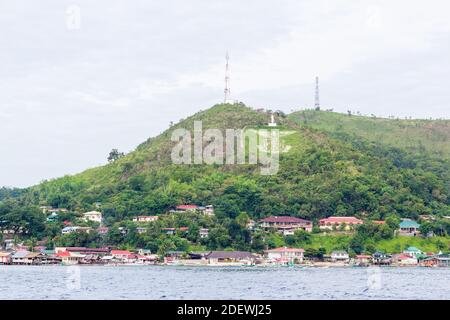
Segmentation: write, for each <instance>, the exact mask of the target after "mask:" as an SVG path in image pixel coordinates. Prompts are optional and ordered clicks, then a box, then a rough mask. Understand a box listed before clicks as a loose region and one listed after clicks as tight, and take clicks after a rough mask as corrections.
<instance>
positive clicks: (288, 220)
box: [0, 204, 450, 267]
mask: <svg viewBox="0 0 450 320" xmlns="http://www.w3.org/2000/svg"><path fill="white" fill-rule="evenodd" d="M40 209H41V210H42V213H43V214H45V215H46V217H47V218H46V219H47V222H48V223H52V221H53V220H55V219H57V218H58V217H59V215H60V214H63V213H67V211H68V210H67V209H64V208H51V207H49V206H41V207H40ZM185 212H195V213H199V214H203V215H205V216H214V207H213V206H212V205H207V206H197V205H193V204H188V205H185V204H183V205H178V206H176V207H174V208H173V209H172V210H170V211H169V212H168V213H167V214H170V215H176V214H178V213H185ZM159 218H160V216H158V215H141V216H135V217H133V218H132V219H131V221H132V222H133V223H134V224H136V232H137V233H145V232H146V231H147V228H148V225H149V224H151V223H153V222H155V221H158V219H159ZM427 219H432V217H431V216H422V217H421V220H427ZM80 221H84V222H92V223H94V225H96V226H97V227H96V228H94V227H88V226H78V225H74V224H73V223H69V222H67V223H65V226H64V228H62V230H61V234H72V233H90V232H97V233H98V234H100V235H102V234H107V233H108V231H109V230H108V227H105V226H104V224H103V215H102V213H101V212H100V211H89V212H85V213H83V214H82V217H81V219H80ZM365 223H373V224H376V225H383V224H385V223H386V222H385V221H382V220H376V221H364V220H361V219H359V218H357V217H328V218H324V219H320V220H318V222H317V223H316V225H315V224H314V223H313V222H312V221H309V220H305V219H301V218H297V217H292V216H269V217H266V218H263V219H261V220H258V221H253V220H249V221H248V222H247V229H248V230H250V231H251V232H254V231H256V230H258V231H262V232H276V233H278V234H280V235H283V236H289V235H294V234H295V232H296V231H298V230H302V231H303V232H307V233H311V232H313V228H314V227H316V228H318V229H319V230H320V231H321V232H324V233H333V232H344V233H352V232H353V231H354V230H355V228H357V227H358V226H360V225H363V224H365ZM419 228H420V224H419V223H418V222H417V221H414V220H411V219H402V220H401V222H400V224H399V226H398V230H397V231H396V233H397V235H398V236H402V237H419V236H427V237H430V236H432V235H421V234H420V230H419ZM121 232H122V233H124V234H126V233H127V232H128V231H127V230H126V229H121ZM161 232H162V233H165V234H167V235H172V234H175V233H177V232H182V233H185V234H187V233H189V232H190V230H189V228H187V227H179V228H161ZM2 234H3V239H4V240H3V243H2V247H1V250H0V264H1V265H104V266H117V265H188V266H294V265H301V266H316V267H342V266H350V267H352V266H355V267H367V266H370V265H379V266H423V267H450V255H449V253H448V251H447V252H442V251H440V252H425V251H422V250H421V249H420V248H417V247H414V246H410V247H408V248H406V249H404V250H402V252H397V253H386V252H379V251H377V252H375V253H373V254H371V255H368V254H360V255H354V254H353V255H352V254H350V253H349V252H347V251H345V250H333V251H331V252H328V253H326V252H325V253H324V254H323V255H322V256H321V257H309V256H308V255H307V254H306V251H305V249H303V248H294V247H287V246H284V247H278V248H267V249H266V250H264V252H262V253H254V252H249V251H232V250H222V251H210V250H205V251H167V252H164V254H160V253H156V252H151V250H149V249H147V248H137V249H134V250H124V249H122V248H114V247H110V246H106V247H101V248H89V247H62V246H60V247H58V246H55V247H54V248H47V247H45V246H42V245H36V246H25V245H24V244H23V243H17V240H16V239H15V238H14V231H12V230H3V231H2ZM198 236H199V237H200V238H202V239H204V238H208V237H209V236H210V235H209V229H208V228H200V229H199V230H198ZM447 250H448V248H447Z"/></svg>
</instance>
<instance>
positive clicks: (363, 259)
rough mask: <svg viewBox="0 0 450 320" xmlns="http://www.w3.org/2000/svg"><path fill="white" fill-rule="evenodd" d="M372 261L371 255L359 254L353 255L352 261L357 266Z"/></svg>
mask: <svg viewBox="0 0 450 320" xmlns="http://www.w3.org/2000/svg"><path fill="white" fill-rule="evenodd" d="M371 262H372V256H369V255H366V254H359V255H357V256H356V257H355V259H354V263H355V264H356V265H358V266H368V265H369V264H370V263H371Z"/></svg>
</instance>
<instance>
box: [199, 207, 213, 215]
mask: <svg viewBox="0 0 450 320" xmlns="http://www.w3.org/2000/svg"><path fill="white" fill-rule="evenodd" d="M197 210H198V211H200V212H201V213H203V214H204V215H206V216H213V215H214V207H213V206H212V205H207V206H204V207H202V206H200V207H198V208H197Z"/></svg>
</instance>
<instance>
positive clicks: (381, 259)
mask: <svg viewBox="0 0 450 320" xmlns="http://www.w3.org/2000/svg"><path fill="white" fill-rule="evenodd" d="M372 262H373V264H375V265H390V264H391V263H392V257H391V256H390V255H388V254H386V253H383V252H379V251H377V252H375V253H374V254H373V255H372Z"/></svg>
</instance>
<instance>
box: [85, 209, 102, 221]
mask: <svg viewBox="0 0 450 320" xmlns="http://www.w3.org/2000/svg"><path fill="white" fill-rule="evenodd" d="M83 219H84V220H85V221H93V222H98V223H102V213H101V212H99V211H89V212H85V213H83Z"/></svg>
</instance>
